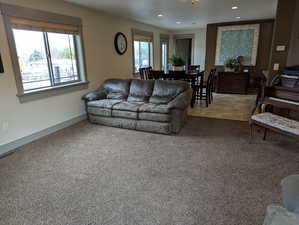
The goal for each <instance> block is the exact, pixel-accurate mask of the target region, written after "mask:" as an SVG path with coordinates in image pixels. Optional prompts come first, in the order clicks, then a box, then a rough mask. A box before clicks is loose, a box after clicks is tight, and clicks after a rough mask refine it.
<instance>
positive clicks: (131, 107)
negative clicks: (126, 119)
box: [112, 101, 144, 112]
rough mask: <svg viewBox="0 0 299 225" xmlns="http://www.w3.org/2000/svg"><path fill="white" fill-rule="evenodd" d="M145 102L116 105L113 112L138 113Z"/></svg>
mask: <svg viewBox="0 0 299 225" xmlns="http://www.w3.org/2000/svg"><path fill="white" fill-rule="evenodd" d="M143 104H144V103H143V102H126V101H124V102H120V103H117V104H114V105H113V107H112V109H113V110H121V111H129V112H138V111H139V108H140V107H141V106H142V105H143Z"/></svg>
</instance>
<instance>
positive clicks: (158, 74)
mask: <svg viewBox="0 0 299 225" xmlns="http://www.w3.org/2000/svg"><path fill="white" fill-rule="evenodd" d="M163 74H165V72H164V70H151V71H150V79H154V80H158V79H160V77H161V76H162V75H163Z"/></svg>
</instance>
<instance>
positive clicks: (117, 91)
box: [103, 79, 131, 99]
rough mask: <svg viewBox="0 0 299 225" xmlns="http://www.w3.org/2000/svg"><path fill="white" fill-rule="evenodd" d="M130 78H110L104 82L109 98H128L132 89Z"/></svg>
mask: <svg viewBox="0 0 299 225" xmlns="http://www.w3.org/2000/svg"><path fill="white" fill-rule="evenodd" d="M130 83H131V80H130V79H109V80H106V81H105V83H104V84H103V88H104V90H105V92H106V94H107V98H108V99H127V97H128V95H129V90H130Z"/></svg>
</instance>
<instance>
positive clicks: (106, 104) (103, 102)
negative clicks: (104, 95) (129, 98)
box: [88, 99, 122, 109]
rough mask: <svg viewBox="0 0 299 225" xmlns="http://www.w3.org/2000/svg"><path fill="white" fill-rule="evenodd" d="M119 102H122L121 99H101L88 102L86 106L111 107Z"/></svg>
mask: <svg viewBox="0 0 299 225" xmlns="http://www.w3.org/2000/svg"><path fill="white" fill-rule="evenodd" d="M120 102H122V100H114V99H103V100H98V101H92V102H88V107H98V108H105V109H112V107H113V106H114V105H116V104H118V103H120Z"/></svg>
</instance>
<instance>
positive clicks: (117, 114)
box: [112, 110, 138, 120]
mask: <svg viewBox="0 0 299 225" xmlns="http://www.w3.org/2000/svg"><path fill="white" fill-rule="evenodd" d="M112 117H118V118H127V119H135V120H137V118H138V113H137V112H130V111H122V110H112Z"/></svg>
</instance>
